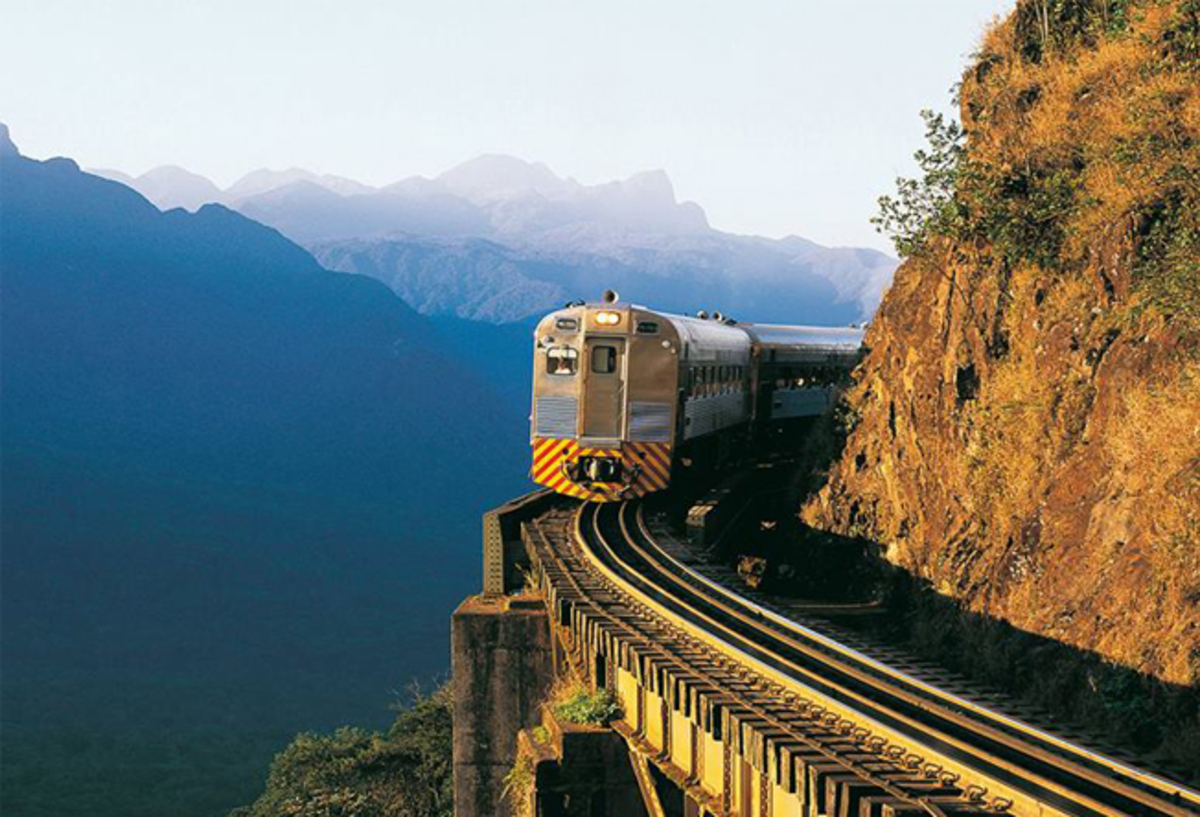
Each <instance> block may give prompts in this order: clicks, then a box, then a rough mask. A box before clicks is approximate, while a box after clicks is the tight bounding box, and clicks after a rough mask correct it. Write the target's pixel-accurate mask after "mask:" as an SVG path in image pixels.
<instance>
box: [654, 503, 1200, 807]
mask: <svg viewBox="0 0 1200 817" xmlns="http://www.w3.org/2000/svg"><path fill="white" fill-rule="evenodd" d="M643 511H644V506H643V505H640V504H639V505H638V506H637V508H636V515H637V524H638V530H639V533H640V535H641V537H642V538H643V540H644V541H646V542H648V543H652V545H653V547H654V550H655V553H656V555H657V557H660V558H661V560H662V561H665V562H669V563H670V568H671V570H672V571H675V572H678V573H680V574H683V575H684V576H685V577H686V578H687V579H688V580H689V581H692V582H695V583H698V584H700V585H703V586H704V587H706V588H707V589H708V590H709V591H711V592H712V593H714V594H717V595H719V596H721V597H723V598H725V599H728V600H729V601H730V602H731V603H733V604H736V605H738V606H740V607H742V608H745V609H746V610H749V611H751V612H752V613H753V615H755V616H757V617H759V618H762V619H767V620H769V621H771V622H772V623H773V624H775V625H777V626H778V627H781V628H783V629H784V630H787V631H790V632H792V633H794V634H796V635H798V636H800V637H801V638H803V639H805V640H807V641H811V642H815V643H816V644H818V645H820V646H821V647H823V648H825V649H826V650H829V651H831V652H833V653H835V654H836V655H837V656H840V657H842V658H846V659H850V660H852V661H854V662H857V663H859V664H862V665H864V666H866V667H868V668H869V669H870V670H872V671H874V672H876V673H878V674H880V675H884V676H887V677H888V678H889V679H891V680H892V681H895V682H900V683H902V684H905V685H908V686H910V687H913V688H915V689H917V690H919V691H920V692H922V693H924V694H925V695H927V696H928V697H931V698H935V699H937V700H938V701H939V702H942V703H943V704H951V705H953V706H955V707H959V708H961V709H964V710H967V711H968V712H970V713H971V714H972V715H974V716H976V717H978V718H981V719H985V720H988V721H992V722H994V723H995V724H999V725H1000V727H1003V728H1007V729H1011V730H1013V731H1015V732H1018V733H1020V734H1022V735H1024V736H1025V737H1027V738H1034V739H1036V740H1040V741H1042V742H1044V743H1047V744H1049V745H1051V746H1053V747H1054V749H1056V750H1058V751H1060V752H1065V753H1068V754H1070V755H1073V756H1075V757H1082V758H1085V759H1086V760H1087V761H1089V762H1091V763H1094V764H1096V765H1098V766H1100V767H1102V768H1103V769H1104V770H1105V771H1108V772H1111V773H1117V774H1120V775H1123V776H1125V777H1128V778H1131V779H1133V780H1136V781H1138V782H1139V783H1141V784H1142V785H1144V786H1148V787H1151V788H1152V789H1153V790H1154V791H1153V792H1151V791H1146V790H1144V789H1139V788H1131V789H1127V790H1126V792H1125V793H1126V794H1127V796H1131V797H1136V796H1137V795H1140V794H1152V795H1154V796H1155V797H1157V798H1158V800H1159V802H1156V803H1155V804H1154V805H1155V806H1156V807H1160V808H1161V807H1163V806H1168V807H1170V806H1172V805H1173V804H1171V803H1169V802H1168V803H1162V802H1161V801H1163V800H1170V799H1172V798H1178V799H1179V800H1182V801H1186V802H1188V803H1190V804H1191V805H1192V807H1193V808H1192V809H1191V810H1173V811H1168V812H1167V813H1169V814H1178V815H1190V814H1195V813H1200V812H1198V811H1197V808H1196V807H1200V792H1198V791H1195V790H1193V789H1190V788H1188V787H1187V786H1184V785H1183V784H1181V783H1179V782H1176V781H1172V780H1167V779H1165V778H1163V777H1160V776H1158V775H1156V774H1153V773H1152V772H1148V771H1146V770H1144V769H1139V768H1137V767H1135V766H1130V765H1129V764H1127V763H1123V762H1121V761H1120V760H1117V759H1116V758H1112V757H1108V756H1107V755H1103V754H1101V753H1099V752H1096V751H1094V750H1092V749H1089V748H1088V747H1086V746H1080V745H1079V744H1076V743H1073V742H1071V741H1069V740H1067V739H1065V738H1063V737H1060V736H1058V735H1055V734H1053V733H1052V732H1047V731H1045V730H1043V729H1039V728H1038V727H1037V726H1035V725H1033V724H1030V723H1027V722H1025V721H1022V720H1019V719H1017V718H1013V717H1011V716H1009V715H1006V714H1004V713H1003V712H998V711H996V710H994V709H991V708H988V707H985V706H981V705H980V704H978V703H976V702H975V701H971V700H970V699H967V698H963V697H961V696H959V695H955V694H954V693H952V692H949V691H947V690H944V689H942V688H940V687H938V686H936V685H934V684H930V683H928V682H926V681H923V680H921V679H920V678H916V677H914V676H912V675H910V674H908V673H906V672H904V671H902V670H898V669H896V668H895V667H891V666H889V665H888V664H886V663H885V662H883V661H880V660H878V659H876V658H872V657H871V656H869V655H866V654H864V653H862V652H861V651H859V650H855V649H854V648H853V647H849V646H847V645H845V644H842V643H841V642H839V641H837V640H836V639H834V638H831V637H829V636H828V635H826V634H824V633H821V632H819V631H817V630H814V629H812V628H811V627H807V626H805V625H804V624H803V623H801V622H798V621H795V620H794V619H790V618H788V617H786V616H783V615H781V614H779V613H777V612H776V611H774V610H772V609H770V608H769V607H765V606H763V605H761V604H758V603H757V602H755V601H754V600H753V599H748V598H746V597H745V596H742V595H741V594H739V593H735V592H733V591H732V590H730V589H729V588H728V587H725V586H723V585H721V584H720V583H718V582H715V581H713V580H712V579H710V578H709V577H707V576H705V575H704V574H702V573H700V572H699V571H697V570H694V569H692V568H691V567H689V566H688V565H686V564H685V563H683V562H682V561H680V560H679V559H677V558H675V557H674V556H673V555H672V554H671V553H669V552H668V551H666V550H665V549H663V548H660V547H658V546H657V544H656V537H655V536H654V534H653V532H652V531H651V530H650V528H649V525H647V523H646V520H645V514H644V512H643ZM648 557H649V555H648ZM658 566H659V567H660V568H661V566H662V565H661V562H660V563H659V565H658ZM993 736H996V737H999V735H993ZM1045 759H1047V760H1048V761H1049V762H1059V763H1061V762H1063V761H1066V762H1075V763H1078V762H1080V761H1072V759H1071V758H1064V757H1062V756H1061V755H1055V754H1052V753H1051V754H1047V755H1046V756H1045ZM1093 782H1097V783H1100V784H1109V783H1113V782H1117V783H1120V781H1113V780H1111V778H1103V779H1100V778H1096V779H1093Z"/></svg>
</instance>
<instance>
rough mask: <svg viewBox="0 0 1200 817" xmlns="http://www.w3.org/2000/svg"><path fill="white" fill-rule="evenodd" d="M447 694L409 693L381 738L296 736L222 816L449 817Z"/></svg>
mask: <svg viewBox="0 0 1200 817" xmlns="http://www.w3.org/2000/svg"><path fill="white" fill-rule="evenodd" d="M451 725H452V718H451V708H450V692H449V688H448V687H443V688H442V689H439V690H438V691H436V692H434V693H433V694H432V695H429V696H421V695H419V694H416V695H414V700H413V704H412V706H411V707H409V708H408V709H405V710H403V711H401V712H400V715H399V716H398V717H397V718H396V722H395V723H394V724H393V725H392V728H391V729H390V730H388V732H387V733H386V734H382V733H379V732H368V731H366V730H363V729H356V728H351V727H343V728H341V729H338V730H337V731H336V732H334V733H333V734H332V735H318V734H313V733H305V734H302V735H299V736H298V737H297V738H296V739H295V740H294V741H292V744H291V745H290V746H288V747H287V748H286V749H285V750H284V751H283V752H281V753H280V754H279V755H278V756H276V758H275V762H274V763H272V764H271V771H270V774H269V776H268V777H267V788H266V791H265V792H263V794H262V796H260V797H259V798H258V800H256V801H255V802H254V804H253V805H251V806H248V807H245V808H240V809H236V810H235V811H233V812H231V814H230V817H278V816H279V815H285V814H286V815H297V817H340V815H346V817H349V815H354V816H355V817H384V815H387V817H451V815H452V814H453V788H452V780H453V779H452V767H451Z"/></svg>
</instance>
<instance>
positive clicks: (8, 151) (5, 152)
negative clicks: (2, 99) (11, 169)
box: [0, 122, 21, 156]
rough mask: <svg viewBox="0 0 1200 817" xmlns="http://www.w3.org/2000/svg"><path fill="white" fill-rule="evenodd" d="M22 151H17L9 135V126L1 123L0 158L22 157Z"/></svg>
mask: <svg viewBox="0 0 1200 817" xmlns="http://www.w3.org/2000/svg"><path fill="white" fill-rule="evenodd" d="M20 155H21V151H19V150H17V146H16V144H15V143H14V142H13V140H12V138H11V137H10V136H9V135H8V125H5V124H4V123H3V122H0V156H20Z"/></svg>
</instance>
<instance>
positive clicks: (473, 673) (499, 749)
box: [450, 596, 553, 817]
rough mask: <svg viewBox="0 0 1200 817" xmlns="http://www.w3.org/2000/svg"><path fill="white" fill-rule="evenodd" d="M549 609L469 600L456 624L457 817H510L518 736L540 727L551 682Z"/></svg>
mask: <svg viewBox="0 0 1200 817" xmlns="http://www.w3.org/2000/svg"><path fill="white" fill-rule="evenodd" d="M550 638H551V636H550V625H549V621H548V618H547V614H546V607H545V603H544V602H543V601H542V600H541V599H540V598H533V597H511V596H508V597H505V596H498V597H489V596H471V597H470V598H468V599H467V600H466V601H464V602H463V603H462V604H460V605H459V607H458V609H457V610H455V611H454V617H453V619H452V622H451V647H450V651H451V661H450V663H451V671H452V673H453V690H454V814H455V815H456V817H506V816H507V815H508V814H509V806H508V804H507V803H503V802H501V797H500V792H501V790H502V788H503V785H504V782H503V781H504V776H505V775H506V774H508V772H509V770H510V769H511V768H512V766H513V763H514V761H515V760H516V748H517V746H516V744H517V733H518V732H520V731H521V730H522V729H524V728H525V727H528V726H532V725H534V724H535V723H537V721H538V706H539V705H540V704H541V703H542V701H544V700H545V699H546V693H547V691H548V689H549V687H550V684H551V683H552V681H553V655H552V650H553V645H552V643H551V640H550Z"/></svg>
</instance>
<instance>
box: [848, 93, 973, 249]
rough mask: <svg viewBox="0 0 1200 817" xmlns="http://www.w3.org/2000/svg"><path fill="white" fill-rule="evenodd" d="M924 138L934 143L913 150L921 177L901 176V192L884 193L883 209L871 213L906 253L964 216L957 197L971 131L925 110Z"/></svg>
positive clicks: (947, 230)
mask: <svg viewBox="0 0 1200 817" xmlns="http://www.w3.org/2000/svg"><path fill="white" fill-rule="evenodd" d="M921 118H922V119H924V120H925V139H926V141H927V142H928V143H929V148H928V149H927V150H926V149H920V150H918V151H917V152H916V153H914V154H913V158H915V159H916V160H917V166H918V167H920V169H921V173H922V176H921V178H919V179H905V178H903V177H901V178H898V179H896V197H895V198H892V197H891V196H880V197H879V214H878V215H877V216H875V217H874V218H872V219H871V223H872V224H874V225H875V226H876V229H878V230H879V231H880V232H881V233H884V234H886V235H887V236H888V237H889V238H891V240H892V243H893V244H894V245H895V247H896V252H898V253H899V254H900V255H901V256H902V257H905V258H908V257H911V256H913V255H916V254H917V253H918V252H919V251H920V249H921V248H922V247H923V246H925V244H926V242H927V241H928V240H929V238H930V237H931V236H933V235H945V234H947V233H950V232H952V231H953V230H954V229H955V226H956V225H957V223H958V222H959V221H960V215H961V214H960V212H959V206H958V202H957V201H956V200H955V198H954V191H955V185H956V183H957V180H958V175H959V169H960V164H961V162H962V158H963V154H964V153H965V150H966V148H965V141H966V136H965V134H964V133H963V130H962V127H960V126H959V124H958V123H957V122H955V121H954V120H947V119H945V118H944V117H943V116H942V115H941V114H940V113H934V112H933V111H929V110H924V111H921Z"/></svg>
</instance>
